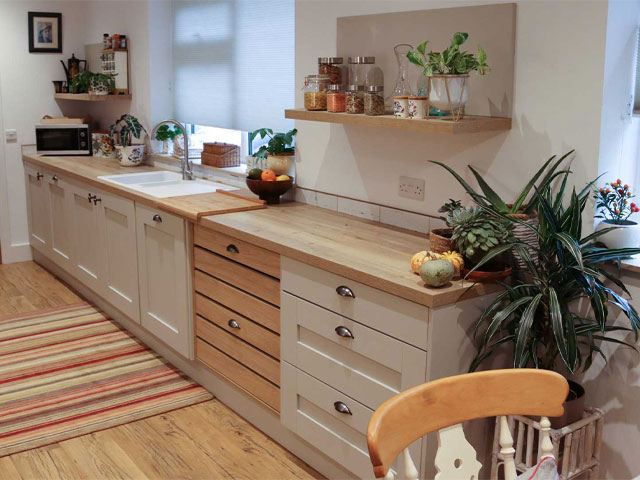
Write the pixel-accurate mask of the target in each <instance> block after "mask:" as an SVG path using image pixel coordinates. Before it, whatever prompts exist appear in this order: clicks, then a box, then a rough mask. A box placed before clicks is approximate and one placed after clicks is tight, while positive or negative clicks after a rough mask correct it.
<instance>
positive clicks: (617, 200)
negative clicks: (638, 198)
mask: <svg viewBox="0 0 640 480" xmlns="http://www.w3.org/2000/svg"><path fill="white" fill-rule="evenodd" d="M634 197H635V195H633V194H632V193H631V189H630V188H629V185H627V184H624V185H623V184H622V180H620V179H618V180H616V181H613V182H611V183H606V184H605V186H604V187H601V188H599V189H597V190H596V191H595V200H596V209H598V210H599V211H600V213H599V214H598V215H596V218H604V219H605V221H606V222H607V223H611V224H614V225H625V224H626V225H628V224H632V223H633V222H631V220H629V217H630V216H631V215H633V214H634V213H637V212H640V208H639V207H638V206H637V205H636V204H635V203H634V202H632V201H631V199H632V198H634Z"/></svg>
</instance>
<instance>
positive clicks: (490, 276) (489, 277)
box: [462, 267, 512, 283]
mask: <svg viewBox="0 0 640 480" xmlns="http://www.w3.org/2000/svg"><path fill="white" fill-rule="evenodd" d="M470 271H471V269H470V268H463V269H462V278H466V280H468V281H470V282H478V283H494V282H497V281H498V280H502V279H503V278H507V277H508V276H509V275H511V271H512V268H511V267H507V268H505V269H504V270H501V271H498V272H484V271H482V270H474V271H473V272H472V273H471V275H469V276H468V277H467V274H468V273H469V272H470Z"/></svg>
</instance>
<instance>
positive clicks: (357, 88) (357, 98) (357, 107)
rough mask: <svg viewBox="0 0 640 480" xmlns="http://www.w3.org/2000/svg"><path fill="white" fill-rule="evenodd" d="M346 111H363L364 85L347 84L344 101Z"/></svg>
mask: <svg viewBox="0 0 640 480" xmlns="http://www.w3.org/2000/svg"><path fill="white" fill-rule="evenodd" d="M345 111H346V112H347V113H364V86H363V85H349V89H348V90H347V98H346V101H345Z"/></svg>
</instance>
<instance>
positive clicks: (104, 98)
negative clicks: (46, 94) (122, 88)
mask: <svg viewBox="0 0 640 480" xmlns="http://www.w3.org/2000/svg"><path fill="white" fill-rule="evenodd" d="M53 98H55V99H56V100H76V101H81V102H109V101H112V100H131V94H130V93H128V94H126V95H89V94H88V93H54V94H53Z"/></svg>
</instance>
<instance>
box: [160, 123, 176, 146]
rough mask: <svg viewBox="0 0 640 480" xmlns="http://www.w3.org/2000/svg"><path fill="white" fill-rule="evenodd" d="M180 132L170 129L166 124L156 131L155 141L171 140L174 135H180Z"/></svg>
mask: <svg viewBox="0 0 640 480" xmlns="http://www.w3.org/2000/svg"><path fill="white" fill-rule="evenodd" d="M181 134H182V130H179V129H178V128H172V127H170V126H169V125H167V124H163V125H160V126H159V127H158V130H157V131H156V140H159V141H161V142H164V141H166V140H173V139H174V138H176V135H181Z"/></svg>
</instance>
